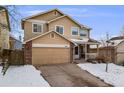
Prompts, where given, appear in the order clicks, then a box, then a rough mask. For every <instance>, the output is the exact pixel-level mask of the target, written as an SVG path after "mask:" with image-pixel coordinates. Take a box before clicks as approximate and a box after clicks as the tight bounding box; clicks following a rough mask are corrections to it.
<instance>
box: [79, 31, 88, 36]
mask: <svg viewBox="0 0 124 93" xmlns="http://www.w3.org/2000/svg"><path fill="white" fill-rule="evenodd" d="M87 35H88V31H86V30H82V29H81V30H80V36H83V37H87Z"/></svg>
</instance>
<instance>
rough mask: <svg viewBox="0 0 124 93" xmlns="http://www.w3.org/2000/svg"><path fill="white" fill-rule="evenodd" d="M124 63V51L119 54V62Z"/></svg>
mask: <svg viewBox="0 0 124 93" xmlns="http://www.w3.org/2000/svg"><path fill="white" fill-rule="evenodd" d="M121 63H124V53H118V54H117V64H121Z"/></svg>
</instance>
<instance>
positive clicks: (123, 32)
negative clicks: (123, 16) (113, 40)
mask: <svg viewBox="0 0 124 93" xmlns="http://www.w3.org/2000/svg"><path fill="white" fill-rule="evenodd" d="M120 35H121V36H124V26H123V27H122V29H121V32H120Z"/></svg>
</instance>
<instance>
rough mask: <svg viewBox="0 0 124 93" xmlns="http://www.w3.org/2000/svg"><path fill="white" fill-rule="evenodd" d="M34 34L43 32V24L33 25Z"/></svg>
mask: <svg viewBox="0 0 124 93" xmlns="http://www.w3.org/2000/svg"><path fill="white" fill-rule="evenodd" d="M33 32H34V33H41V32H43V24H40V23H33Z"/></svg>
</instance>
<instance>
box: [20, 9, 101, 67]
mask: <svg viewBox="0 0 124 93" xmlns="http://www.w3.org/2000/svg"><path fill="white" fill-rule="evenodd" d="M22 29H24V54H25V62H26V64H33V65H41V64H55V63H68V62H74V61H75V59H85V60H87V59H88V58H89V57H94V56H96V55H97V53H89V52H90V51H89V48H90V45H97V47H98V45H99V42H97V41H96V40H93V39H91V38H90V30H91V28H89V27H87V26H85V25H82V24H80V23H79V22H77V21H76V20H74V19H73V18H71V17H70V16H69V15H66V14H64V13H63V12H61V11H60V10H58V9H53V10H49V11H47V12H42V13H39V14H36V15H33V16H30V17H27V18H24V19H23V20H22Z"/></svg>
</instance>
